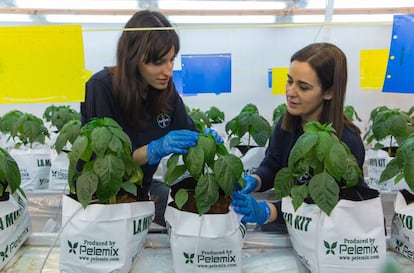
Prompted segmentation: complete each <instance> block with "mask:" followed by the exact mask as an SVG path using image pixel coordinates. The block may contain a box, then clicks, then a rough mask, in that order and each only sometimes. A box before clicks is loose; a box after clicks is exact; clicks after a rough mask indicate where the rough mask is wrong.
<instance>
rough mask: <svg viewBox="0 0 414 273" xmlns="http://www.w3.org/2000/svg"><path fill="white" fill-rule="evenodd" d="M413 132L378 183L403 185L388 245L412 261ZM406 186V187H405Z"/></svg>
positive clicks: (395, 207) (399, 148)
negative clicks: (392, 182)
mask: <svg viewBox="0 0 414 273" xmlns="http://www.w3.org/2000/svg"><path fill="white" fill-rule="evenodd" d="M413 155H414V134H411V135H410V136H409V137H408V138H407V139H406V140H404V141H403V142H402V143H401V145H400V146H399V147H398V149H397V153H396V155H395V157H394V158H393V159H392V160H391V161H390V162H389V163H388V164H387V165H386V167H385V169H384V171H383V172H382V173H381V177H380V181H379V183H384V182H385V181H389V180H394V183H395V184H401V183H402V181H403V180H405V184H406V185H405V187H404V188H403V189H400V190H398V191H397V195H396V198H395V200H394V206H393V208H394V212H393V218H392V223H391V235H390V240H389V242H390V246H391V248H392V249H394V250H395V251H396V252H398V253H400V254H401V255H403V256H405V257H407V258H408V259H409V260H410V261H412V255H411V254H410V251H409V250H410V249H414V242H413V241H412V240H411V239H410V238H412V237H413V229H412V219H413V217H414V156H413ZM407 186H408V187H407Z"/></svg>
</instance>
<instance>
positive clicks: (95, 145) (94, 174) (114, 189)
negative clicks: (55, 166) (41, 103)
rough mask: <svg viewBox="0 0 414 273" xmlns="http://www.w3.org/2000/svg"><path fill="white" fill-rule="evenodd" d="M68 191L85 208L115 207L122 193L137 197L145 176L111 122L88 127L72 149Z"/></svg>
mask: <svg viewBox="0 0 414 273" xmlns="http://www.w3.org/2000/svg"><path fill="white" fill-rule="evenodd" d="M68 157H69V189H70V193H72V194H75V195H76V196H77V198H78V200H79V202H80V203H81V204H82V206H83V207H84V208H86V207H87V206H88V205H89V204H90V203H91V201H92V199H97V202H98V203H102V204H105V203H110V204H115V203H116V202H117V197H118V193H119V191H120V190H121V189H123V190H125V191H126V192H128V193H131V194H133V195H135V196H136V195H137V185H141V184H142V179H143V172H142V170H141V168H140V167H139V165H138V164H137V163H135V162H134V161H133V159H132V155H131V140H130V139H129V137H128V135H127V134H126V133H125V132H124V131H123V130H122V127H120V125H119V124H118V123H117V122H116V121H114V120H113V119H111V118H95V119H92V120H91V121H89V122H88V123H86V124H85V125H84V126H83V127H82V128H81V130H80V133H79V136H78V137H77V138H76V140H75V141H74V143H73V145H72V150H71V151H70V152H69V153H68Z"/></svg>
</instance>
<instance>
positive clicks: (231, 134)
mask: <svg viewBox="0 0 414 273" xmlns="http://www.w3.org/2000/svg"><path fill="white" fill-rule="evenodd" d="M225 129H226V133H227V135H228V138H229V140H230V143H229V146H230V148H233V147H237V148H238V149H239V150H240V151H241V153H242V154H245V153H246V152H247V150H249V149H250V148H251V147H254V146H259V147H264V146H265V145H266V143H267V141H268V140H269V138H270V136H271V134H272V128H271V126H270V123H269V122H268V121H267V120H266V119H265V118H264V117H263V116H261V115H260V114H259V110H258V109H257V107H256V105H254V104H252V103H249V104H247V105H246V106H244V107H243V108H242V110H241V111H240V113H239V114H238V115H237V116H235V117H234V118H233V119H231V120H230V121H228V122H227V123H226V127H225ZM245 136H247V139H244V137H245ZM253 142H254V143H255V144H253Z"/></svg>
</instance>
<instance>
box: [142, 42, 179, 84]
mask: <svg viewBox="0 0 414 273" xmlns="http://www.w3.org/2000/svg"><path fill="white" fill-rule="evenodd" d="M174 58H175V53H174V48H171V50H170V51H169V52H168V53H167V54H166V55H164V56H163V57H162V58H161V59H159V60H157V61H156V62H152V63H147V64H146V63H144V62H141V63H140V64H139V72H140V73H141V76H142V78H143V79H144V80H145V81H146V82H147V83H148V84H149V85H151V86H152V87H154V88H155V89H160V90H162V89H165V88H167V85H168V82H169V81H170V79H171V77H172V71H173V67H174Z"/></svg>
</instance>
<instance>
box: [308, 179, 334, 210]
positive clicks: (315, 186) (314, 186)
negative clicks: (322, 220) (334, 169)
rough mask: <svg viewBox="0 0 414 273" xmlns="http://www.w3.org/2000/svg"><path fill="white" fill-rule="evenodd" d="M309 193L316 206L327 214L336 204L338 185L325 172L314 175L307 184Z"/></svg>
mask: <svg viewBox="0 0 414 273" xmlns="http://www.w3.org/2000/svg"><path fill="white" fill-rule="evenodd" d="M308 187H309V194H310V196H311V198H312V199H313V201H314V202H315V204H316V205H318V207H319V208H320V209H321V210H322V211H324V212H325V213H326V214H327V215H328V216H329V215H330V214H331V212H332V210H333V209H334V208H335V206H336V204H338V200H339V186H338V184H337V183H336V181H335V179H334V178H333V177H332V176H331V175H329V174H328V173H326V172H323V173H319V174H316V175H314V176H313V177H312V178H311V180H310V181H309V184H308Z"/></svg>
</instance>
